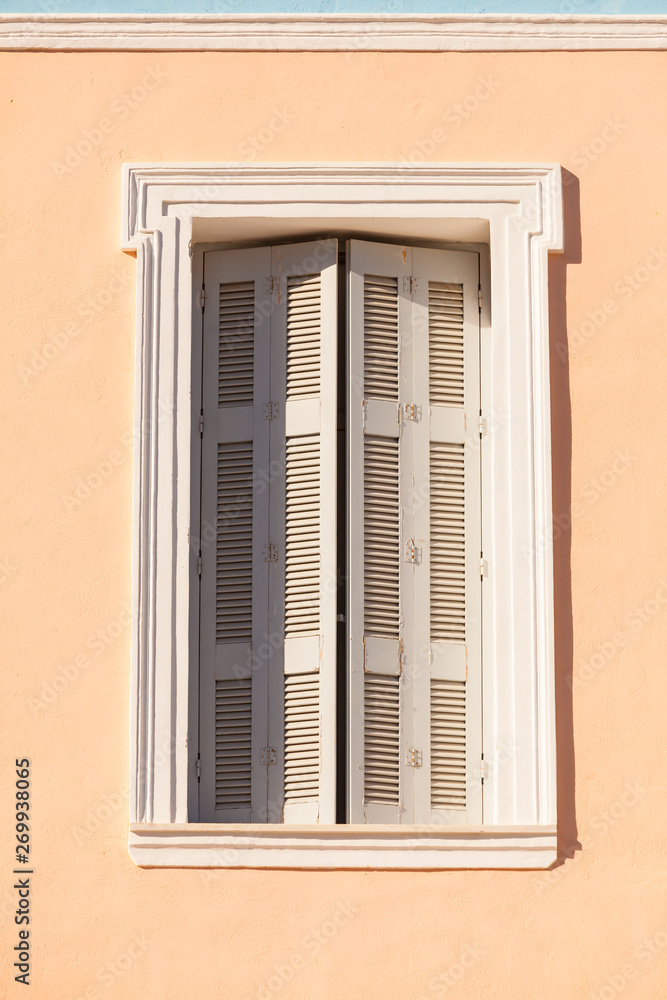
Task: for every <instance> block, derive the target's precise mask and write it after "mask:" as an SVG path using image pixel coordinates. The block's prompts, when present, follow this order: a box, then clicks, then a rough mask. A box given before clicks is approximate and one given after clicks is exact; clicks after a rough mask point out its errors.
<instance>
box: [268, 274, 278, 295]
mask: <svg viewBox="0 0 667 1000" xmlns="http://www.w3.org/2000/svg"><path fill="white" fill-rule="evenodd" d="M279 290H280V278H279V277H278V276H277V275H273V276H272V277H271V278H264V294H265V295H273V293H274V292H277V291H279Z"/></svg>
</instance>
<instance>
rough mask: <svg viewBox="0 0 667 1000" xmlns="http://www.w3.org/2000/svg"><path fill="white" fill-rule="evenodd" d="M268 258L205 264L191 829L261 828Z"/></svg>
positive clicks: (227, 255) (217, 257)
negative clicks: (196, 774)
mask: <svg viewBox="0 0 667 1000" xmlns="http://www.w3.org/2000/svg"><path fill="white" fill-rule="evenodd" d="M270 274H271V251H270V249H269V248H261V249H254V250H241V251H220V252H216V253H207V254H206V255H205V283H206V309H205V313H204V344H203V379H202V400H203V402H202V405H203V411H204V433H203V439H202V486H201V488H202V498H201V518H202V526H201V532H200V535H201V537H202V572H201V618H200V754H201V781H200V820H201V821H202V822H222V823H226V822H237V823H247V822H261V821H266V820H267V819H268V818H269V817H268V774H267V771H268V768H267V767H262V766H260V762H259V753H258V750H259V748H260V747H264V746H267V745H268V723H269V718H268V713H269V667H270V665H271V664H270V659H269V660H267V658H266V657H264V659H262V650H265V649H267V648H270V647H269V646H268V645H267V640H268V636H269V627H268V625H269V608H268V584H269V570H270V564H269V563H268V562H265V561H264V559H263V547H264V546H266V545H267V544H268V543H269V530H270V529H269V503H270V490H269V469H270V451H269V446H270V439H269V424H268V422H266V421H265V420H263V412H262V406H263V402H264V401H265V400H268V399H269V376H270V367H269V349H270V298H269V294H268V291H267V290H265V282H266V279H267V278H268V277H269V276H270Z"/></svg>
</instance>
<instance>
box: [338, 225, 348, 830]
mask: <svg viewBox="0 0 667 1000" xmlns="http://www.w3.org/2000/svg"><path fill="white" fill-rule="evenodd" d="M346 278H347V271H346V260H345V243H344V242H341V243H340V244H339V247H338V289H337V290H338V331H337V338H338V400H337V418H336V435H337V437H336V444H337V447H336V516H337V524H338V539H337V544H336V574H337V588H336V659H337V662H336V746H337V748H338V754H337V758H336V822H337V823H345V822H346V821H347V819H348V817H347V699H348V690H347V645H348V643H347V636H348V623H347V622H346V620H345V614H346V610H347V579H348V563H347V527H348V526H347V435H346V414H347V301H346V295H347V280H346Z"/></svg>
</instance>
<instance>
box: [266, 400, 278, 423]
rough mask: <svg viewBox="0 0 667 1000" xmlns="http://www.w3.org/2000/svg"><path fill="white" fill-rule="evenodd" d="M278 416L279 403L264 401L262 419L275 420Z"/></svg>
mask: <svg viewBox="0 0 667 1000" xmlns="http://www.w3.org/2000/svg"><path fill="white" fill-rule="evenodd" d="M277 416H278V404H277V403H264V406H263V407H262V420H275V419H276V417H277Z"/></svg>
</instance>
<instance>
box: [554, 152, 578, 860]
mask: <svg viewBox="0 0 667 1000" xmlns="http://www.w3.org/2000/svg"><path fill="white" fill-rule="evenodd" d="M579 204H580V203H579V180H578V178H577V177H575V176H574V174H571V173H570V172H569V171H568V170H565V169H563V214H564V250H563V253H562V254H552V255H551V256H550V258H549V354H550V364H551V456H552V458H551V474H552V483H553V487H552V489H553V492H552V496H553V518H554V525H553V532H554V533H553V549H554V626H555V629H554V632H555V647H556V649H555V674H556V677H555V680H556V744H557V789H558V860H557V861H556V864H555V866H554V867H558V866H559V865H562V864H563V863H564V862H565V860H566V859H567V858H572V857H574V853H575V851H577V850H580V849H581V844H580V843H579V841H578V838H577V819H576V804H575V791H576V784H575V781H576V772H575V753H574V715H573V696H572V671H573V622H572V579H571V542H572V537H571V526H572V510H571V505H572V412H571V404H570V370H569V357H568V345H567V267H568V265H569V264H579V263H581V217H580V209H579Z"/></svg>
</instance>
